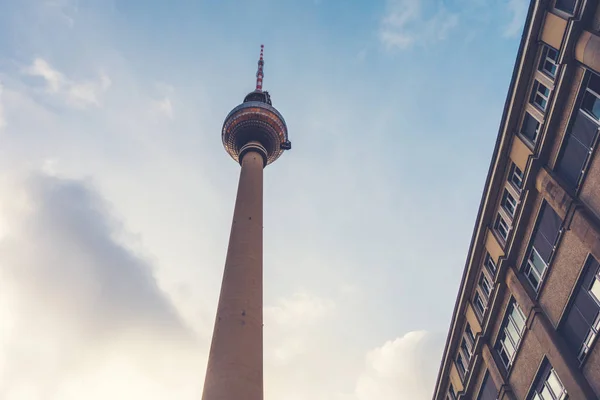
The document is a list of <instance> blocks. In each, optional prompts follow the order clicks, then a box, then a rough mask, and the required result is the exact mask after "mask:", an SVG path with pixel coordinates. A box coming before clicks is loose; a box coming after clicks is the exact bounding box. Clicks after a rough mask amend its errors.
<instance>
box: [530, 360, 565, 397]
mask: <svg viewBox="0 0 600 400" xmlns="http://www.w3.org/2000/svg"><path fill="white" fill-rule="evenodd" d="M566 398H567V391H566V389H565V387H564V385H563V384H562V382H561V381H560V378H559V377H558V374H557V373H556V371H555V370H554V368H552V365H550V363H549V362H547V361H546V363H545V365H544V367H542V369H541V371H540V373H539V374H538V377H537V379H536V382H535V383H534V385H533V389H532V391H531V393H530V394H529V396H527V400H564V399H566Z"/></svg>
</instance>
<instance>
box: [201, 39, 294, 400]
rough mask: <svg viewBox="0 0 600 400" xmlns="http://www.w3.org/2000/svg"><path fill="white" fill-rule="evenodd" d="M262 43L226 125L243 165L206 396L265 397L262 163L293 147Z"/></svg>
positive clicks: (211, 399)
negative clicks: (248, 85)
mask: <svg viewBox="0 0 600 400" xmlns="http://www.w3.org/2000/svg"><path fill="white" fill-rule="evenodd" d="M263 49H264V46H263V45H261V46H260V58H259V60H258V72H257V73H256V89H255V90H254V91H253V92H250V93H249V94H248V95H247V96H246V97H245V98H244V102H243V103H242V104H240V105H239V106H237V107H235V108H234V109H233V110H231V112H230V113H229V114H228V115H227V118H225V122H224V123H223V130H222V133H221V137H222V140H223V146H224V147H225V151H226V152H227V153H229V155H230V156H231V157H232V158H233V159H234V160H235V161H237V162H239V163H240V165H241V167H242V170H241V173H240V180H239V184H238V191H237V197H236V199H235V209H234V211H233V223H232V225H231V232H230V235H229V247H228V249H227V258H226V260H225V271H224V273H223V281H222V284H221V294H220V295H219V304H218V306H217V316H216V319H215V326H214V330H213V337H212V342H211V346H210V353H209V356H208V366H207V370H206V378H205V380H204V391H203V393H202V400H262V399H263V290H262V269H263V232H262V231H263V225H262V224H263V168H264V167H266V166H267V165H269V164H271V163H272V162H273V161H275V160H277V158H279V156H280V155H281V154H282V153H283V151H284V150H289V149H291V147H292V146H291V143H290V141H289V140H288V133H287V126H286V124H285V120H284V119H283V117H282V116H281V114H280V113H279V112H278V111H277V110H276V109H275V108H274V107H273V106H272V103H271V97H270V95H269V93H268V92H266V91H263V90H262V82H263V77H264V71H263V67H264V64H265V62H264V60H263Z"/></svg>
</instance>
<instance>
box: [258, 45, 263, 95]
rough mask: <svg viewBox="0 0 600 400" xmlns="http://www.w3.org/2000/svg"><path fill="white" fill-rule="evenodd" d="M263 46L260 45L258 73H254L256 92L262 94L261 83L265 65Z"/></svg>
mask: <svg viewBox="0 0 600 400" xmlns="http://www.w3.org/2000/svg"><path fill="white" fill-rule="evenodd" d="M264 48H265V45H264V44H261V45H260V58H259V59H258V71H257V72H256V90H257V91H259V92H262V81H263V77H264V76H265V74H264V72H263V66H264V65H265V60H263V51H264Z"/></svg>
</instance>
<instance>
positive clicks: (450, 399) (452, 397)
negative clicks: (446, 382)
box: [446, 384, 457, 400]
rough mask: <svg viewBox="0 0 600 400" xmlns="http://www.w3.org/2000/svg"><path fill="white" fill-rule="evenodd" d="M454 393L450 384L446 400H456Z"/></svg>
mask: <svg viewBox="0 0 600 400" xmlns="http://www.w3.org/2000/svg"><path fill="white" fill-rule="evenodd" d="M456 399H457V397H456V391H455V390H454V386H452V384H450V387H449V388H448V395H447V396H446V400H456Z"/></svg>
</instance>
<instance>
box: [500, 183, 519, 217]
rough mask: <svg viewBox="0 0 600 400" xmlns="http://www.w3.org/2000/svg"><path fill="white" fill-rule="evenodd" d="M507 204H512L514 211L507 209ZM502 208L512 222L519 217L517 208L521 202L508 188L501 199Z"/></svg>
mask: <svg viewBox="0 0 600 400" xmlns="http://www.w3.org/2000/svg"><path fill="white" fill-rule="evenodd" d="M509 199H512V202H511V201H509ZM505 200H506V201H505ZM505 203H508V204H510V206H511V207H512V211H511V209H509V208H508V207H506V204H505ZM500 207H502V208H503V209H504V211H506V214H507V215H508V216H509V217H510V218H511V220H514V219H515V217H516V216H517V208H518V207H519V200H518V199H515V196H513V194H512V193H511V191H510V190H508V188H506V187H505V188H504V191H503V192H502V197H501V198H500Z"/></svg>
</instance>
